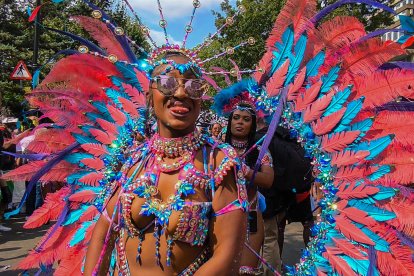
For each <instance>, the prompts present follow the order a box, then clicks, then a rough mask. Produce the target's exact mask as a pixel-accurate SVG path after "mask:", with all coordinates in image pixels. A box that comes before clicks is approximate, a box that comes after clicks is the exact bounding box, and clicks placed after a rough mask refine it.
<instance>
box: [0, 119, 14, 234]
mask: <svg viewBox="0 0 414 276" xmlns="http://www.w3.org/2000/svg"><path fill="white" fill-rule="evenodd" d="M10 138H11V134H10V132H9V131H8V129H7V128H6V126H5V125H4V124H0V177H1V175H3V174H4V173H6V172H7V171H9V170H12V169H13V168H14V158H13V157H12V156H10V155H7V154H4V153H2V151H9V150H13V149H12V147H13V146H12V145H10V144H7V145H5V144H6V143H5V142H6V140H7V139H10ZM0 189H1V198H0V231H10V230H11V228H9V227H6V226H4V225H3V224H1V222H2V220H3V219H4V218H3V215H4V212H5V211H6V210H7V207H8V205H9V203H11V201H12V197H13V195H12V192H11V191H10V188H9V186H8V185H7V181H6V180H4V179H1V178H0Z"/></svg>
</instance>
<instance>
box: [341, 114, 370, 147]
mask: <svg viewBox="0 0 414 276" xmlns="http://www.w3.org/2000/svg"><path fill="white" fill-rule="evenodd" d="M373 123H374V119H372V118H368V119H365V120H363V121H360V122H357V123H355V124H352V125H350V126H349V127H347V128H346V130H347V131H348V130H349V131H354V130H359V131H360V132H361V133H360V134H359V136H358V138H357V139H355V142H359V141H360V140H361V139H362V138H363V137H364V136H365V135H366V134H367V131H368V130H370V129H371V127H372V124H373Z"/></svg>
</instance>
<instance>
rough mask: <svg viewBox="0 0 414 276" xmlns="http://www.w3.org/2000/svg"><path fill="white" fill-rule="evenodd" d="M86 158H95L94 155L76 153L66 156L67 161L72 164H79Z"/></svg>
mask: <svg viewBox="0 0 414 276" xmlns="http://www.w3.org/2000/svg"><path fill="white" fill-rule="evenodd" d="M86 158H93V155H92V154H89V153H82V152H75V153H71V154H69V155H68V156H66V157H65V160H66V161H67V162H69V163H72V164H79V162H80V161H81V160H83V159H86Z"/></svg>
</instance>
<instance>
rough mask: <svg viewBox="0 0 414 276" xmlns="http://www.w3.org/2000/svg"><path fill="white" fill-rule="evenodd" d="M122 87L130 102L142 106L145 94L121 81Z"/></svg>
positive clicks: (144, 102) (144, 101)
mask: <svg viewBox="0 0 414 276" xmlns="http://www.w3.org/2000/svg"><path fill="white" fill-rule="evenodd" d="M122 87H123V88H124V90H125V93H127V94H128V96H130V97H131V100H132V102H133V103H134V104H136V107H139V106H141V107H144V106H145V105H146V99H145V94H143V93H141V92H139V91H138V89H136V88H135V87H133V86H132V85H130V84H127V83H122Z"/></svg>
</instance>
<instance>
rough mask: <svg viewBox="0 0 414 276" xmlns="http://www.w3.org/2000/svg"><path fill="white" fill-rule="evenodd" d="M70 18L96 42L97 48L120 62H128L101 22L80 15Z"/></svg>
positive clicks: (106, 27) (117, 43) (114, 39)
mask: <svg viewBox="0 0 414 276" xmlns="http://www.w3.org/2000/svg"><path fill="white" fill-rule="evenodd" d="M72 18H73V19H74V20H75V21H76V22H77V23H78V24H79V25H81V26H82V28H84V29H85V30H86V31H87V32H88V33H89V34H90V35H91V36H92V38H93V39H95V40H96V41H98V43H99V46H101V47H102V48H103V49H105V50H106V52H107V53H108V54H113V55H115V56H117V57H118V59H120V60H125V61H128V56H127V55H126V54H125V52H124V50H123V49H122V46H121V44H120V43H119V42H118V40H117V39H116V37H115V36H114V34H113V33H112V32H111V30H109V28H108V26H107V25H106V24H105V23H103V22H102V21H101V20H98V19H94V18H91V17H87V16H81V15H80V16H73V17H72Z"/></svg>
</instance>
